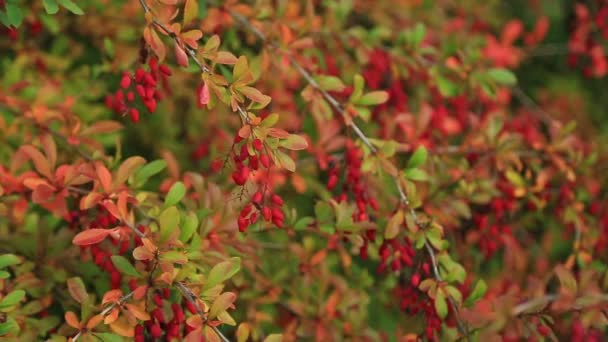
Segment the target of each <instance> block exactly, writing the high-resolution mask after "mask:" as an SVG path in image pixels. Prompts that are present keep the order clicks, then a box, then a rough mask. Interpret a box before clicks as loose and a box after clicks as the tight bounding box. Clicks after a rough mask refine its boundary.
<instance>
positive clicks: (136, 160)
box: [114, 156, 146, 187]
mask: <svg viewBox="0 0 608 342" xmlns="http://www.w3.org/2000/svg"><path fill="white" fill-rule="evenodd" d="M145 163H146V160H145V159H144V158H142V157H139V156H135V157H131V158H128V159H127V160H125V161H124V162H122V164H120V167H119V168H118V171H117V172H116V177H115V178H114V187H116V186H117V185H120V184H122V183H124V181H126V180H127V178H129V176H130V175H132V174H133V172H135V170H136V169H137V168H139V167H140V166H142V165H143V164H145Z"/></svg>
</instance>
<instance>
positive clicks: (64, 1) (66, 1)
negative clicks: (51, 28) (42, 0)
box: [57, 0, 84, 15]
mask: <svg viewBox="0 0 608 342" xmlns="http://www.w3.org/2000/svg"><path fill="white" fill-rule="evenodd" d="M57 2H59V4H60V5H61V6H63V7H64V8H65V9H67V10H68V11H70V12H72V13H74V14H76V15H83V14H84V12H83V11H82V9H81V8H80V7H78V5H76V4H75V3H74V2H73V1H72V0H57Z"/></svg>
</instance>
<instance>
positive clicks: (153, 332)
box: [150, 323, 163, 338]
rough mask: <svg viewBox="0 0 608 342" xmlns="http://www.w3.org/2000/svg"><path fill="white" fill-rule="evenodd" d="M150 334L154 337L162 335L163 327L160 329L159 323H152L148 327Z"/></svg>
mask: <svg viewBox="0 0 608 342" xmlns="http://www.w3.org/2000/svg"><path fill="white" fill-rule="evenodd" d="M150 335H152V337H154V338H160V337H161V336H163V329H161V327H160V324H158V323H157V324H154V325H152V326H151V327H150Z"/></svg>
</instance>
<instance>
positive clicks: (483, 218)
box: [473, 199, 511, 259]
mask: <svg viewBox="0 0 608 342" xmlns="http://www.w3.org/2000/svg"><path fill="white" fill-rule="evenodd" d="M495 201H496V202H493V203H499V202H500V201H501V200H500V199H496V200H495ZM473 223H474V224H475V227H476V228H477V230H478V231H479V232H480V234H481V238H480V239H479V249H480V250H481V252H482V253H483V255H484V257H485V258H486V259H489V258H491V257H492V256H494V254H495V253H496V252H498V250H499V249H500V248H502V247H503V246H504V240H503V239H504V236H505V235H511V228H510V227H509V226H507V225H501V224H499V223H494V224H489V216H487V215H484V214H476V215H475V216H474V217H473Z"/></svg>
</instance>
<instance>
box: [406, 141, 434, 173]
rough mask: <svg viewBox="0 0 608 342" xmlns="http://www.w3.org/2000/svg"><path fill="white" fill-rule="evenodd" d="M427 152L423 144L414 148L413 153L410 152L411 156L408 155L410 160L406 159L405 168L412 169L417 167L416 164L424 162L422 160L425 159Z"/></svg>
mask: <svg viewBox="0 0 608 342" xmlns="http://www.w3.org/2000/svg"><path fill="white" fill-rule="evenodd" d="M428 154H429V153H428V152H427V150H426V147H424V146H423V145H420V146H419V147H418V148H417V149H416V151H415V152H414V154H412V156H411V157H410V160H408V162H407V168H408V169H413V168H417V167H418V166H420V165H422V164H424V162H425V161H426V158H427V157H428Z"/></svg>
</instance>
